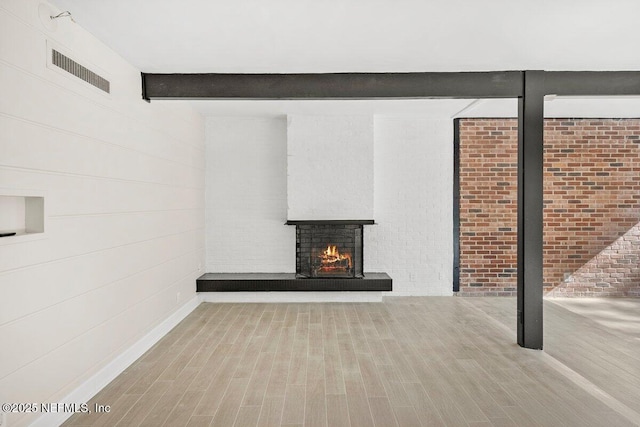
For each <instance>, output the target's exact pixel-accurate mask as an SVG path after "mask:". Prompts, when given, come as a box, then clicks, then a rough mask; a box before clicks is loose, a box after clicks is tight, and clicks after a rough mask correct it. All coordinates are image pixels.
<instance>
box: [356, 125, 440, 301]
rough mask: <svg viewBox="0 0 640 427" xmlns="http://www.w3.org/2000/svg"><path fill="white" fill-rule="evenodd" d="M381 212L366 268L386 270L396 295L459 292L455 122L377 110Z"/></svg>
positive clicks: (368, 238) (370, 234)
mask: <svg viewBox="0 0 640 427" xmlns="http://www.w3.org/2000/svg"><path fill="white" fill-rule="evenodd" d="M374 123H375V132H374V133H375V214H374V216H375V220H376V223H377V225H373V226H365V235H364V236H365V244H364V250H365V253H364V262H365V271H385V272H387V273H389V275H390V276H391V277H392V278H393V293H392V294H394V295H451V294H452V281H453V267H452V265H453V264H452V263H453V261H452V260H453V258H452V256H453V122H452V120H451V119H429V118H422V117H408V116H407V117H380V116H377V117H376V118H375V121H374Z"/></svg>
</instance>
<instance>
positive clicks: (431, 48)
mask: <svg viewBox="0 0 640 427" xmlns="http://www.w3.org/2000/svg"><path fill="white" fill-rule="evenodd" d="M52 2H53V4H54V5H56V6H57V7H58V8H59V9H60V10H69V11H71V13H72V14H73V17H74V19H75V21H76V23H77V24H78V25H80V26H82V27H83V28H85V29H86V30H88V31H89V32H90V33H92V34H93V35H95V36H96V37H97V38H98V39H100V40H101V41H102V42H104V43H105V44H107V45H108V46H110V47H111V48H112V49H114V50H115V51H116V52H118V53H119V54H120V55H122V56H123V57H124V58H125V59H127V60H128V61H129V62H130V63H132V64H133V65H134V66H136V67H137V68H138V69H140V70H141V71H144V72H159V73H166V72H182V73H189V72H220V73H254V72H261V73H293V72H303V73H305V72H307V73H322V72H390V71H487V70H490V71H496V70H525V69H538V70H540V69H545V70H640V54H638V46H640V31H638V29H637V20H638V17H639V16H640V1H638V0H608V1H604V0H562V1H558V0H483V1H477V0H321V1H319V0H268V1H266V0H180V1H178V0H154V1H151V0H109V1H104V0H53V1H52ZM154 102H163V101H154ZM166 102H172V101H166ZM470 102H472V100H435V101H434V100H389V101H371V100H369V101H193V102H192V105H194V106H195V107H196V109H198V110H199V111H201V112H202V113H203V114H205V115H221V114H222V115H265V114H266V115H279V114H288V113H302V114H326V113H330V114H334V113H335V114H350V113H351V114H360V113H367V114H369V113H373V114H427V115H434V116H443V117H450V116H454V115H456V113H457V112H459V111H460V110H462V109H464V108H465V107H466V106H467V105H468V104H469V103H470ZM556 102H557V101H556ZM574 104H575V105H578V104H580V105H582V104H584V102H583V101H579V102H578V104H576V103H575V102H574ZM587 104H588V103H587ZM600 104H601V103H597V102H596V103H592V104H591V106H592V107H593V108H596V110H595V111H592V110H588V111H587V110H585V109H584V108H583V110H581V111H582V114H579V113H576V114H570V112H567V114H563V112H562V111H559V113H558V114H560V115H563V116H574V117H575V116H580V115H582V116H606V115H604V114H602V113H599V111H601V110H602V109H603V105H600ZM638 104H640V100H638V99H635V100H633V101H631V102H630V103H627V104H625V105H626V107H625V108H627V107H628V108H632V109H633V111H634V113H633V114H632V113H627V114H626V116H629V115H631V116H636V117H637V116H640V114H638V113H640V108H638V107H637V105H638ZM559 105H561V104H556V106H559ZM575 105H574V107H575ZM585 105H586V104H585ZM608 105H609V104H607V103H605V105H604V107H606V108H609V107H608ZM492 106H494V107H496V108H497V110H496V111H498V112H502V113H500V114H498V113H496V114H495V115H506V116H514V115H515V114H516V110H515V103H514V102H513V101H512V102H511V104H509V102H508V101H507V102H502V103H501V102H500V101H495V102H490V101H482V102H480V103H474V104H473V105H472V106H471V107H470V108H469V109H468V110H467V111H468V113H469V114H472V113H473V112H474V111H475V114H478V115H493V114H491V111H492V110H491V108H490V107H492ZM504 108H507V109H508V110H509V111H508V114H506V113H504ZM555 108H556V109H560V108H559V107H555ZM585 108H586V107H585ZM606 108H605V109H606ZM616 108H622V107H616ZM625 111H627V110H626V109H625ZM587 113H592V114H587Z"/></svg>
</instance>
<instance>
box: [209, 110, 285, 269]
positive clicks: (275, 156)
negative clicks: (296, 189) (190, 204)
mask: <svg viewBox="0 0 640 427" xmlns="http://www.w3.org/2000/svg"><path fill="white" fill-rule="evenodd" d="M206 126H207V127H206V139H207V141H206V144H207V153H206V161H207V168H206V182H207V184H206V212H207V214H206V215H207V220H206V227H207V238H206V247H207V257H206V259H207V262H206V266H207V272H272V273H274V272H275V273H277V272H288V273H293V272H295V227H292V226H286V225H284V223H285V221H286V220H287V175H286V174H287V134H286V120H285V119H284V118H282V119H276V118H229V117H218V118H209V119H208V120H207V125H206Z"/></svg>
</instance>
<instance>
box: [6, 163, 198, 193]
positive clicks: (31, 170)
mask: <svg viewBox="0 0 640 427" xmlns="http://www.w3.org/2000/svg"><path fill="white" fill-rule="evenodd" d="M0 168H2V169H8V170H16V171H19V172H24V171H26V172H29V173H39V174H42V175H58V176H69V177H73V178H78V177H80V178H83V179H87V178H89V179H95V180H100V181H114V182H126V183H134V184H144V185H154V186H160V187H172V188H178V189H181V190H202V191H204V190H205V188H204V187H187V186H184V185H175V184H165V183H163V182H150V181H140V180H135V179H125V178H114V177H106V176H97V175H85V174H81V173H73V172H58V171H54V170H45V169H38V168H27V167H21V166H10V165H3V164H0Z"/></svg>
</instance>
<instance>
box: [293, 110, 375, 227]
mask: <svg viewBox="0 0 640 427" xmlns="http://www.w3.org/2000/svg"><path fill="white" fill-rule="evenodd" d="M287 159H288V160H287V203H288V206H289V210H288V218H289V219H293V220H310V219H319V220H330V219H371V218H372V217H373V116H371V115H368V116H365V115H362V116H344V115H338V116H315V115H314V116H302V115H290V116H288V118H287Z"/></svg>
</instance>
